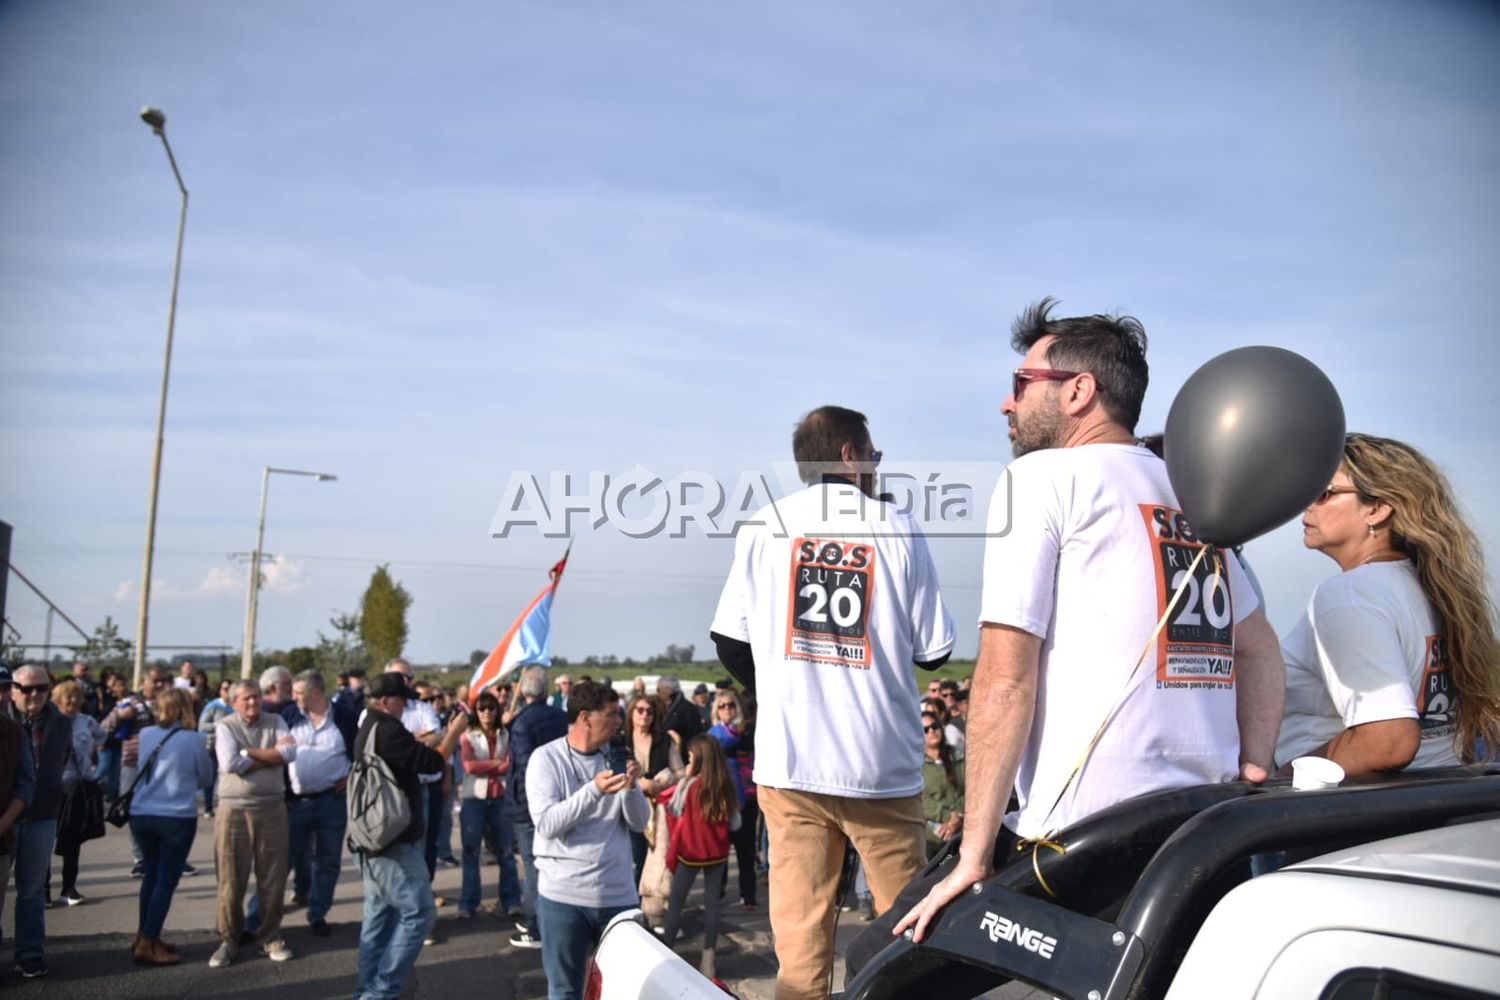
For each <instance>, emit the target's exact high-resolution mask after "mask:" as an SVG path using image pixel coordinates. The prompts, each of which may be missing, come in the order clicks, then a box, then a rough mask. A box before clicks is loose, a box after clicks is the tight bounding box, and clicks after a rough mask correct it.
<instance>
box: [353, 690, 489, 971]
mask: <svg viewBox="0 0 1500 1000" xmlns="http://www.w3.org/2000/svg"><path fill="white" fill-rule="evenodd" d="M416 701H417V693H416V691H414V690H412V688H411V687H410V686H409V685H408V684H407V682H406V676H405V674H404V673H402V672H401V671H400V670H393V671H390V672H388V673H384V674H381V675H380V676H379V677H377V678H376V679H375V682H374V683H373V684H371V685H370V686H369V688H368V690H367V692H366V695H365V717H364V719H363V721H362V722H361V723H360V727H359V733H358V735H357V736H355V738H354V756H355V757H356V758H358V757H361V756H363V755H364V754H365V752H366V748H367V747H368V748H369V749H370V750H371V752H373V753H374V754H375V755H376V756H378V757H379V758H380V759H381V760H383V761H385V763H386V766H387V767H389V768H390V769H391V774H392V775H393V776H394V777H395V779H396V781H397V783H398V784H400V786H401V790H402V791H403V792H405V793H406V798H407V802H408V803H409V804H410V806H411V822H410V824H409V825H408V826H407V828H406V830H405V831H404V832H402V833H401V834H400V835H399V836H398V837H397V838H396V839H395V841H394V842H393V843H392V844H391V845H390V846H389V847H387V848H386V849H385V850H383V851H381V852H380V853H378V854H371V853H366V852H364V851H356V852H355V853H354V857H355V861H356V862H357V864H358V865H359V870H360V874H361V875H362V876H363V878H364V891H365V908H364V917H363V920H362V922H361V925H360V932H359V960H358V968H359V983H358V985H356V986H355V988H354V998H355V1000H388V998H392V997H398V996H400V995H401V991H402V989H403V987H404V986H405V984H406V979H407V977H408V976H409V975H410V974H411V970H412V966H414V965H415V964H416V961H417V955H418V954H419V953H420V952H421V951H422V943H423V941H425V940H426V939H427V937H428V935H430V934H431V933H432V928H433V925H434V924H435V923H437V904H436V903H435V902H434V900H433V896H432V882H431V875H430V874H429V871H428V868H427V863H426V860H425V859H424V857H423V846H422V845H423V833H424V830H425V820H426V815H427V811H426V799H427V796H426V790H425V788H424V786H423V785H422V783H421V781H420V779H421V778H422V777H426V776H429V775H434V774H435V775H441V774H442V773H443V772H444V771H445V770H447V760H448V759H449V758H451V757H452V755H453V748H454V747H455V746H457V744H458V739H459V737H460V736H461V735H462V734H463V731H464V730H465V729H467V728H468V725H469V716H468V714H467V713H465V712H454V713H453V720H452V721H451V722H449V724H448V728H447V730H446V731H444V732H443V733H442V734H441V735H440V736H439V738H438V743H437V746H435V747H430V746H427V745H426V744H425V743H423V742H421V741H420V740H418V739H416V738H415V737H414V736H413V735H412V734H411V733H410V732H409V731H408V729H407V727H406V726H405V725H404V724H403V723H402V721H401V719H402V715H403V714H404V713H405V711H406V708H407V706H408V705H410V704H413V703H415V702H416ZM372 740H373V742H371V741H372Z"/></svg>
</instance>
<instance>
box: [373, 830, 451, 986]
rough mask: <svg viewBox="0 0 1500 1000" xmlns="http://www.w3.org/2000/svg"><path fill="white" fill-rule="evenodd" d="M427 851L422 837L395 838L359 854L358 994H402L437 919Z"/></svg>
mask: <svg viewBox="0 0 1500 1000" xmlns="http://www.w3.org/2000/svg"><path fill="white" fill-rule="evenodd" d="M423 853H424V845H423V844H422V843H420V842H418V843H415V844H392V845H391V846H390V847H388V848H386V849H385V851H384V852H383V853H381V854H377V855H374V856H371V855H367V854H365V853H364V852H359V853H356V854H355V855H354V857H355V859H356V861H358V863H359V870H360V874H362V875H363V876H364V880H365V912H364V920H363V924H362V925H361V927H360V931H359V962H358V968H359V985H357V986H356V987H355V988H354V1000H396V998H397V997H399V996H400V995H401V989H402V987H403V986H404V985H405V984H406V978H407V977H408V976H409V975H411V970H412V966H414V965H416V963H417V955H418V954H419V953H420V952H421V951H422V939H423V938H425V937H426V936H427V932H428V931H430V930H432V926H433V924H435V923H437V906H436V905H435V904H434V903H433V901H432V884H431V883H430V882H428V880H427V862H426V859H425V858H424V857H423Z"/></svg>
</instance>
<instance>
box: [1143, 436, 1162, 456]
mask: <svg viewBox="0 0 1500 1000" xmlns="http://www.w3.org/2000/svg"><path fill="white" fill-rule="evenodd" d="M1140 442H1141V447H1142V448H1145V449H1146V450H1147V451H1149V452H1150V453H1151V454H1153V455H1155V456H1156V457H1157V458H1166V457H1167V436H1166V435H1165V434H1147V435H1145V436H1144V437H1142V438H1141V439H1140Z"/></svg>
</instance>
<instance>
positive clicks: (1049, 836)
mask: <svg viewBox="0 0 1500 1000" xmlns="http://www.w3.org/2000/svg"><path fill="white" fill-rule="evenodd" d="M1211 548H1213V546H1211V545H1204V546H1201V547H1200V548H1199V549H1198V554H1197V555H1196V556H1195V557H1194V558H1193V562H1192V565H1190V566H1189V567H1188V571H1187V572H1186V573H1185V574H1183V577H1182V583H1180V584H1179V585H1178V587H1177V590H1176V592H1175V593H1173V594H1172V599H1171V600H1170V601H1168V602H1167V608H1166V610H1165V611H1163V612H1162V616H1161V620H1160V621H1158V622H1157V623H1156V628H1155V629H1154V630H1153V631H1152V633H1151V638H1149V639H1147V640H1146V646H1145V648H1144V649H1142V650H1141V655H1140V656H1138V657H1137V658H1136V661H1135V666H1134V667H1132V668H1131V670H1130V676H1128V677H1126V678H1125V686H1124V688H1123V689H1121V691H1120V696H1119V697H1118V698H1116V699H1115V702H1114V705H1113V706H1112V707H1111V708H1110V710H1109V712H1107V713H1106V714H1105V716H1104V720H1103V721H1102V722H1100V723H1099V728H1098V729H1096V730H1094V735H1093V738H1092V739H1090V740H1089V742H1088V746H1086V747H1084V749H1083V756H1082V757H1080V758H1079V759H1078V763H1077V765H1075V766H1074V768H1073V772H1072V773H1071V774H1069V775H1068V780H1067V781H1065V782H1063V786H1062V789H1061V790H1060V791H1059V792H1058V793H1057V798H1056V799H1054V800H1053V802H1052V808H1050V809H1048V810H1047V815H1046V816H1045V817H1043V819H1042V828H1043V829H1044V830H1046V831H1047V832H1046V833H1043V834H1042V835H1041V836H1040V837H1028V838H1023V839H1022V840H1020V841H1018V842H1017V844H1016V850H1018V851H1024V850H1026V848H1028V847H1030V848H1031V867H1032V869H1033V870H1034V871H1035V872H1036V876H1037V882H1038V883H1040V884H1041V887H1042V888H1043V889H1045V890H1046V892H1047V895H1049V896H1051V897H1052V898H1053V899H1056V898H1057V893H1055V892H1053V891H1052V887H1051V886H1050V885H1048V884H1047V880H1046V879H1044V878H1042V865H1041V858H1040V856H1039V852H1040V851H1041V849H1042V848H1043V847H1046V848H1048V849H1050V850H1053V851H1056V852H1057V853H1058V854H1066V853H1068V849H1067V845H1065V844H1062V843H1060V842H1059V841H1057V840H1056V839H1054V838H1055V837H1056V836H1057V833H1058V831H1057V830H1056V829H1052V828H1048V826H1047V823H1048V821H1049V820H1051V819H1052V814H1053V813H1054V812H1056V811H1057V807H1058V806H1059V805H1061V804H1062V800H1063V796H1064V795H1067V794H1068V789H1069V788H1071V787H1072V785H1073V781H1074V779H1075V778H1077V777H1078V775H1079V773H1080V772H1081V771H1082V770H1083V769H1084V766H1085V765H1087V764H1088V761H1089V757H1091V756H1092V755H1093V753H1094V747H1096V746H1098V745H1099V740H1100V738H1102V737H1103V736H1104V730H1105V729H1107V728H1109V724H1110V723H1111V722H1112V721H1114V718H1115V715H1116V713H1118V712H1119V711H1120V707H1121V706H1122V705H1124V704H1125V699H1126V698H1127V697H1129V695H1130V690H1131V684H1133V683H1134V682H1135V675H1136V674H1138V673H1140V670H1141V664H1142V663H1145V662H1146V654H1148V653H1150V652H1151V647H1153V646H1155V645H1156V640H1157V639H1159V638H1160V637H1161V633H1162V630H1163V629H1165V628H1166V627H1167V620H1168V619H1169V618H1171V617H1172V612H1173V611H1175V610H1177V602H1178V601H1179V600H1181V598H1182V595H1183V593H1184V592H1185V591H1186V590H1187V587H1188V581H1189V580H1191V579H1192V578H1193V573H1194V572H1195V571H1196V570H1197V569H1198V564H1199V563H1201V562H1202V561H1203V557H1204V556H1205V555H1207V554H1208V550H1209V549H1211ZM1221 565H1222V562H1221V560H1217V559H1216V560H1214V577H1215V578H1217V577H1218V576H1219V567H1220V566H1221Z"/></svg>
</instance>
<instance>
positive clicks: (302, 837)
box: [287, 792, 348, 924]
mask: <svg viewBox="0 0 1500 1000" xmlns="http://www.w3.org/2000/svg"><path fill="white" fill-rule="evenodd" d="M287 821H288V823H289V825H290V828H291V829H290V833H291V858H290V861H291V868H292V873H293V877H292V891H293V892H295V893H297V894H298V895H305V896H306V897H307V922H308V923H310V924H315V923H317V922H318V921H319V920H322V919H323V918H324V917H326V916H328V909H329V907H331V906H332V905H333V890H334V887H335V886H336V885H338V881H339V865H340V864H341V863H342V861H343V857H344V855H343V850H344V832H345V828H346V827H347V826H348V806H347V805H346V804H345V801H344V796H343V794H342V793H340V792H335V793H332V794H329V795H323V796H320V797H318V798H315V799H293V800H292V804H291V808H290V809H289V810H288V815H287Z"/></svg>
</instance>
